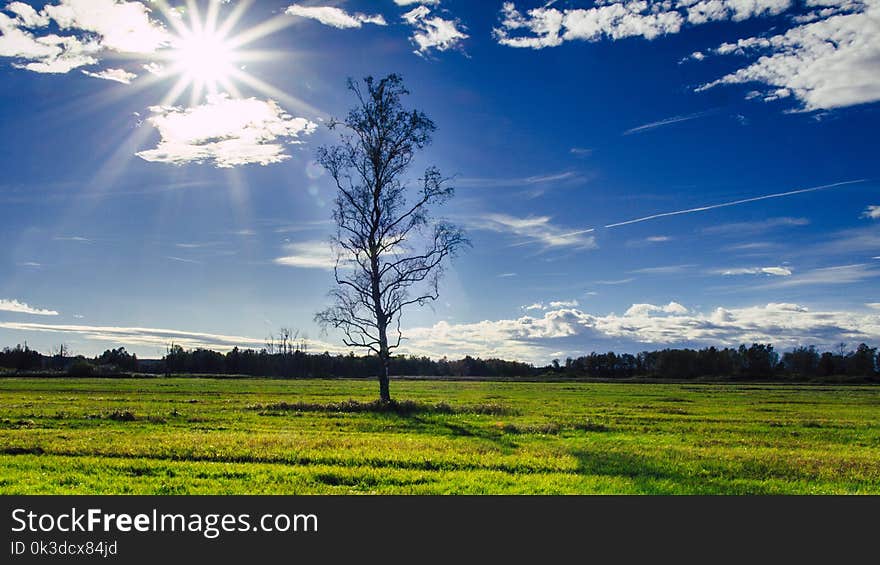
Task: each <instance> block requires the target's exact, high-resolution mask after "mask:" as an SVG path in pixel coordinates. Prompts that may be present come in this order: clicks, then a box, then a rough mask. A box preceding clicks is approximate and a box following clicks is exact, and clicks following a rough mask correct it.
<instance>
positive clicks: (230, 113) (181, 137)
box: [137, 95, 317, 168]
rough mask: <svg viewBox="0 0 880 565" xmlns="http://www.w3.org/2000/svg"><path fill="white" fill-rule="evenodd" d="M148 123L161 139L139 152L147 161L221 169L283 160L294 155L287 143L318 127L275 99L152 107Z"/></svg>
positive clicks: (216, 99) (217, 99) (215, 98)
mask: <svg viewBox="0 0 880 565" xmlns="http://www.w3.org/2000/svg"><path fill="white" fill-rule="evenodd" d="M150 111H151V112H152V115H151V116H150V117H149V118H147V121H148V122H149V123H150V124H152V125H153V127H155V128H156V129H157V130H158V132H159V135H160V136H161V139H160V141H159V144H158V145H157V146H156V147H155V148H154V149H150V150H146V151H141V152H139V153H137V155H138V156H139V157H140V158H142V159H144V160H146V161H154V162H160V163H172V164H175V165H182V164H186V163H212V164H213V165H215V166H216V167H219V168H229V167H235V166H239V165H247V164H251V163H256V164H259V165H269V164H271V163H279V162H281V161H284V160H286V159H289V158H290V156H289V155H288V154H286V153H285V145H286V144H296V143H300V142H299V141H298V138H299V137H301V136H303V135H308V134H311V133H312V132H314V131H315V129H316V128H317V125H316V124H315V123H313V122H310V121H309V120H307V119H305V118H295V117H293V116H291V115H289V114H288V113H286V112H285V111H284V110H282V109H281V107H280V106H279V105H278V103H277V102H275V101H274V100H258V99H256V98H229V97H228V96H226V95H211V96H208V100H207V102H206V103H204V104H202V105H199V106H195V107H193V108H180V107H177V106H154V107H152V108H150Z"/></svg>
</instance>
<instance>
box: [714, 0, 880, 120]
mask: <svg viewBox="0 0 880 565" xmlns="http://www.w3.org/2000/svg"><path fill="white" fill-rule="evenodd" d="M807 4H808V5H809V6H812V7H817V8H819V7H823V6H824V7H825V8H824V10H822V9H820V10H816V11H815V12H813V13H812V16H813V17H814V18H815V20H816V21H809V22H807V23H804V24H802V25H798V26H796V27H793V28H791V29H789V30H787V31H786V32H785V33H780V34H777V35H773V36H771V37H765V36H753V37H748V38H744V39H740V40H738V41H737V42H735V43H724V44H722V45H720V46H719V47H717V48H715V49H713V50H711V51H709V53H711V54H715V55H730V54H735V55H740V56H752V57H753V58H756V60H755V61H754V62H753V63H751V64H749V65H747V66H745V67H742V68H740V69H738V70H736V71H734V72H732V73H729V74H727V75H725V76H723V77H721V78H719V79H717V80H715V81H712V82H709V83H706V84H704V85H702V86H701V87H699V88H698V89H697V90H698V91H700V90H706V89H709V88H713V87H716V86H718V85H723V84H746V83H761V84H764V85H766V86H767V88H766V89H765V90H764V91H763V92H756V93H755V94H754V95H752V96H750V97H752V98H756V97H761V98H763V99H764V100H765V101H767V102H770V101H774V100H779V99H781V98H788V97H794V98H795V99H796V100H798V101H799V103H800V109H802V110H805V111H812V110H822V109H826V110H827V109H833V108H840V107H844V106H852V105H856V104H866V103H870V102H876V101H877V100H880V41H878V36H880V0H865V1H864V2H859V1H853V2H843V3H841V2H836V1H835V0H813V1H811V2H808V3H807ZM808 19H810V18H808Z"/></svg>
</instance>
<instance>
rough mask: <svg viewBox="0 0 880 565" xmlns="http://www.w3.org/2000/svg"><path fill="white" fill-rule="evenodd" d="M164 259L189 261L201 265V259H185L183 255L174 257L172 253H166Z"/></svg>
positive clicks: (179, 261)
mask: <svg viewBox="0 0 880 565" xmlns="http://www.w3.org/2000/svg"><path fill="white" fill-rule="evenodd" d="M165 258H166V259H170V260H171V261H177V262H178V263H191V264H193V265H201V264H202V262H201V261H196V260H195V259H186V258H184V257H175V256H173V255H168V256H166V257H165Z"/></svg>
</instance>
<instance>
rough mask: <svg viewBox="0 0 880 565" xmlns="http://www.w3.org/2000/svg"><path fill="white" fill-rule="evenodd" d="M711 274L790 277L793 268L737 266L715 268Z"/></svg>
mask: <svg viewBox="0 0 880 565" xmlns="http://www.w3.org/2000/svg"><path fill="white" fill-rule="evenodd" d="M710 273H711V274H715V275H722V276H725V277H730V276H736V275H772V276H774V277H790V276H791V274H792V271H791V269H789V268H788V267H736V268H733V269H715V270H713V271H710Z"/></svg>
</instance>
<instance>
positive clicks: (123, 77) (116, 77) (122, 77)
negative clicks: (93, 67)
mask: <svg viewBox="0 0 880 565" xmlns="http://www.w3.org/2000/svg"><path fill="white" fill-rule="evenodd" d="M83 74H84V75H88V76H90V77H94V78H101V79H104V80H112V81H116V82H121V83H122V84H130V83H131V81H132V80H134V79H136V78H137V75H136V74H134V73H130V72H128V71H126V70H124V69H104V70H103V71H99V72H96V73H93V72H90V71H83Z"/></svg>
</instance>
